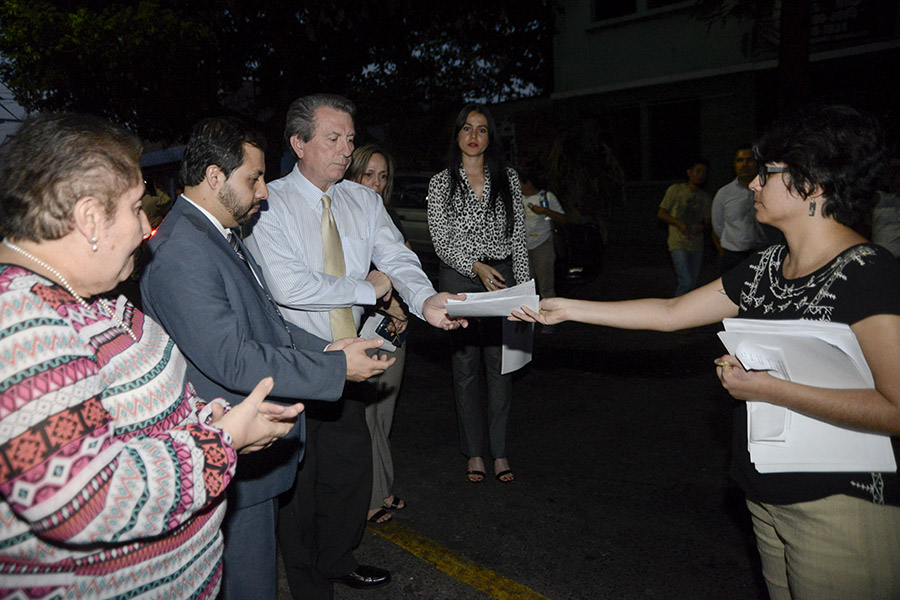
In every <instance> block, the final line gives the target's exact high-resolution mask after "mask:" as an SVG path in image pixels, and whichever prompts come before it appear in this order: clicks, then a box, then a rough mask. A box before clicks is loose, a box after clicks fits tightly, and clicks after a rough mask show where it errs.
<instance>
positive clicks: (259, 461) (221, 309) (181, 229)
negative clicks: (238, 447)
mask: <svg viewBox="0 0 900 600" xmlns="http://www.w3.org/2000/svg"><path fill="white" fill-rule="evenodd" d="M148 251H149V255H150V257H149V262H148V264H147V265H146V266H145V268H144V271H143V274H142V277H141V294H142V297H143V305H144V311H145V312H146V313H147V315H149V316H150V317H151V318H152V319H153V320H155V321H156V322H158V323H160V324H161V325H162V326H163V327H164V328H165V330H166V331H167V332H168V333H169V335H170V336H171V337H172V339H174V340H175V343H176V344H178V347H179V348H180V349H181V351H182V352H183V353H184V355H185V357H186V358H187V360H188V380H189V381H190V382H191V383H192V384H193V385H194V388H195V389H196V390H197V393H198V394H199V396H200V397H201V398H204V399H206V400H211V399H213V398H218V397H222V398H225V399H226V400H228V402H229V403H232V404H236V403H239V402H241V401H242V400H243V399H244V397H245V396H246V395H247V394H248V393H249V392H250V391H251V390H252V389H253V387H254V386H255V385H256V384H257V383H259V380H260V379H262V378H263V377H266V376H272V377H273V378H274V380H275V387H274V389H273V390H272V393H271V394H270V396H269V400H274V401H282V402H285V403H291V404H293V403H294V402H297V401H298V400H338V399H339V398H340V397H341V392H342V390H343V389H344V380H345V377H346V372H347V364H346V359H345V355H344V353H343V352H323V350H324V349H325V347H326V346H327V345H328V342H327V341H325V340H323V339H321V338H318V337H316V336H314V335H312V334H309V333H307V332H305V331H303V330H302V329H300V328H298V327H296V326H294V325H292V324H290V323H286V321H284V319H282V318H281V315H280V314H279V312H278V309H277V307H276V306H275V304H274V303H273V302H272V301H271V300H270V299H269V297H268V296H267V291H266V290H264V289H263V288H262V287H260V285H259V283H258V282H257V281H256V279H255V278H254V277H253V273H251V272H250V269H248V268H247V265H246V264H245V263H244V262H243V261H242V260H241V259H240V257H239V256H238V255H237V254H236V253H235V251H234V249H233V248H232V247H231V245H230V244H229V243H228V241H227V240H226V239H225V238H224V237H223V236H222V234H221V233H220V232H219V231H218V230H217V229H216V228H215V226H214V225H213V224H212V223H210V222H209V219H207V218H206V216H205V215H204V214H203V213H201V212H200V211H199V210H197V208H196V207H194V206H193V205H191V204H190V203H189V202H187V201H186V200H184V199H183V198H179V199H178V200H177V201H176V202H175V206H174V207H173V208H172V210H171V211H170V212H169V214H168V215H167V216H166V218H165V220H164V221H163V223H162V225H160V227H159V229H158V230H157V232H156V235H155V236H153V237H152V238H151V239H150V241H149V243H148ZM245 254H246V256H247V259H248V260H250V261H253V257H252V256H251V255H250V253H249V252H245ZM252 264H253V267H254V270H255V272H256V273H257V274H258V275H259V277H260V280H261V281H262V282H263V285H265V281H264V280H263V279H262V269H260V268H259V266H258V265H256V263H255V262H252ZM292 340H293V342H294V345H295V346H296V348H297V349H296V350H294V349H292V348H291V341H292ZM303 418H304V417H303V416H301V421H302V420H303ZM301 426H302V423H300V424H298V426H297V427H295V428H294V430H293V431H292V432H291V435H289V436H285V438H284V439H282V440H280V441H279V442H278V443H276V444H274V445H273V446H272V447H271V448H268V449H266V450H262V451H259V452H255V453H252V454H242V455H241V457H240V459H239V460H238V469H237V481H236V482H233V483H232V485H230V486H229V488H228V491H229V496H228V499H229V503H230V506H231V507H234V508H241V507H246V506H252V505H253V504H258V503H259V502H262V501H264V500H268V499H270V498H274V497H275V496H277V495H278V494H280V493H281V492H283V491H285V490H287V489H288V488H290V487H291V485H292V484H293V481H294V477H295V475H296V471H297V462H298V460H299V458H300V450H301V439H300V438H301Z"/></svg>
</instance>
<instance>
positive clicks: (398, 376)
mask: <svg viewBox="0 0 900 600" xmlns="http://www.w3.org/2000/svg"><path fill="white" fill-rule="evenodd" d="M376 355H377V356H381V355H384V356H387V357H388V358H391V357H396V358H397V362H395V363H394V364H393V365H391V366H390V367H388V369H387V370H386V371H385V372H384V373H382V374H381V375H379V376H378V377H372V378H371V379H369V383H371V384H372V385H373V386H374V388H375V393H374V398H373V400H372V401H369V402H367V403H366V423H367V424H368V426H369V434H370V435H371V436H372V498H371V500H370V501H369V510H374V509H376V508H381V506H382V505H383V504H384V499H385V498H387V497H388V496H390V495H391V494H392V493H393V489H394V459H393V457H392V456H391V441H390V439H389V438H390V435H391V427H392V426H393V424H394V408H395V407H396V406H397V395H398V394H400V383H401V382H402V381H403V367H404V365H405V364H406V344H404V345H402V346H400V347H399V348H397V350H396V351H395V352H386V351H384V350H378V351H377V353H376Z"/></svg>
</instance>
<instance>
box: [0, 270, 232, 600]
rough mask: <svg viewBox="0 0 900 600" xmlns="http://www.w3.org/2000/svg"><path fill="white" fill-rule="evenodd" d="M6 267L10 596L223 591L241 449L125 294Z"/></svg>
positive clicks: (1, 496)
mask: <svg viewBox="0 0 900 600" xmlns="http://www.w3.org/2000/svg"><path fill="white" fill-rule="evenodd" d="M92 309H93V310H88V309H86V308H84V307H83V306H81V305H80V304H78V303H77V302H76V300H75V298H73V297H72V296H71V295H70V294H69V293H68V292H67V291H66V290H65V289H63V288H62V287H60V286H58V285H56V284H54V283H53V282H51V281H49V280H48V279H46V278H44V277H42V276H40V275H37V274H35V273H33V272H32V271H29V270H27V269H24V268H22V267H18V266H12V265H0V361H2V362H0V598H3V599H6V598H17V599H18V598H22V599H24V598H29V599H31V598H196V599H205V598H215V596H216V594H217V592H218V588H219V580H220V577H221V573H222V534H221V532H220V525H221V521H222V517H223V514H224V511H225V502H224V493H223V492H224V490H225V487H226V485H228V482H229V481H230V479H231V477H232V476H233V474H234V469H235V465H236V463H237V454H236V452H235V450H234V448H233V447H232V446H231V439H230V436H229V435H228V434H226V433H225V432H223V431H222V430H220V429H218V428H216V427H213V426H210V425H206V424H203V423H202V422H201V421H205V419H203V418H202V417H198V412H197V411H198V409H199V408H201V407H202V405H198V398H197V397H196V395H195V393H194V390H193V388H192V387H191V385H190V384H189V383H187V380H186V378H185V360H184V358H183V356H182V355H181V353H180V352H179V351H178V348H177V347H176V346H175V344H174V343H173V342H172V341H171V340H170V339H169V336H168V335H166V333H165V332H164V331H163V330H162V328H161V327H160V326H159V325H157V324H156V323H154V322H153V321H151V320H149V319H146V318H145V317H144V315H143V314H142V313H140V312H139V311H138V310H136V309H135V308H134V307H133V306H132V305H130V304H128V302H127V301H126V300H125V299H124V297H123V298H120V299H119V300H118V302H117V303H116V306H115V310H116V312H117V314H118V315H119V316H120V317H121V318H122V320H123V321H124V322H125V323H128V324H129V325H130V327H131V329H132V330H133V331H134V333H135V335H136V336H137V338H138V341H137V343H135V342H134V341H133V340H132V339H131V337H130V336H129V335H128V334H127V332H125V331H123V330H122V329H121V328H120V327H119V326H118V325H117V324H116V322H115V321H113V320H112V319H111V318H109V317H108V316H107V315H106V313H105V312H103V310H102V309H100V307H99V305H98V304H97V303H95V304H93V305H92Z"/></svg>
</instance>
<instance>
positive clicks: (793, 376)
mask: <svg viewBox="0 0 900 600" xmlns="http://www.w3.org/2000/svg"><path fill="white" fill-rule="evenodd" d="M723 323H724V325H725V331H723V332H720V333H719V338H720V339H721V340H722V343H724V344H725V347H726V348H727V349H728V352H729V353H731V354H733V355H734V356H736V357H737V358H738V359H739V360H740V361H741V364H742V365H743V366H744V368H746V369H752V370H765V371H769V372H770V374H771V375H772V376H774V377H778V378H780V379H785V380H788V381H794V382H796V383H802V384H805V385H811V386H816V387H821V388H830V389H872V388H873V387H874V386H875V384H874V380H873V378H872V373H871V371H870V370H869V366H868V364H866V360H865V357H864V356H863V353H862V350H861V349H860V347H859V342H858V341H857V340H856V336H855V335H854V334H853V331H852V330H851V329H850V327H849V326H848V325H844V324H842V323H829V322H823V321H801V320H781V321H768V320H756V319H725V320H724V322H723ZM747 447H748V450H749V451H750V458H751V460H752V461H753V464H754V465H755V467H756V470H757V471H759V472H760V473H784V472H807V471H822V472H839V471H851V472H854V471H874V472H887V471H890V472H893V471H896V470H897V464H896V461H895V460H894V453H893V449H892V447H891V440H890V437H889V436H886V435H880V434H875V433H864V432H861V431H855V430H851V429H845V428H843V427H838V426H836V425H832V424H831V423H826V422H825V421H820V420H818V419H814V418H812V417H808V416H806V415H803V414H800V413H796V412H794V411H791V410H789V409H786V408H784V407H782V406H774V405H772V404H768V403H765V402H747Z"/></svg>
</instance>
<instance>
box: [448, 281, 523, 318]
mask: <svg viewBox="0 0 900 600" xmlns="http://www.w3.org/2000/svg"><path fill="white" fill-rule="evenodd" d="M539 305H540V298H539V297H538V295H537V291H536V290H535V287H534V279H530V280H528V281H526V282H525V283H520V284H519V285H514V286H512V287H508V288H505V289H502V290H497V291H495V292H478V293H467V294H466V299H465V300H448V301H447V314H448V315H450V316H451V317H508V316H509V315H511V314H512V311H514V310H519V308H520V307H522V306H527V307H528V308H532V309H534V310H535V311H537V310H538V308H539Z"/></svg>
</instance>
